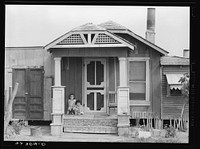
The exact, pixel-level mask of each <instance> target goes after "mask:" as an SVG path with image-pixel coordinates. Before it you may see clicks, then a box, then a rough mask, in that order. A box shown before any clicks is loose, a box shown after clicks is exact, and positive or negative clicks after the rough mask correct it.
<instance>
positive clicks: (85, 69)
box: [84, 58, 107, 113]
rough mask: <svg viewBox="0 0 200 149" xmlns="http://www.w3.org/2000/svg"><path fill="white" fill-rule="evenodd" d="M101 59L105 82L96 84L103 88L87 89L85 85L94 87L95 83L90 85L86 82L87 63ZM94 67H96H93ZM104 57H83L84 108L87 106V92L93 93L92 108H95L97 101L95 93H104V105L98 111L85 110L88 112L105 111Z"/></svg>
mask: <svg viewBox="0 0 200 149" xmlns="http://www.w3.org/2000/svg"><path fill="white" fill-rule="evenodd" d="M98 60H99V61H101V62H102V64H104V82H105V83H101V84H100V85H98V87H104V90H87V87H88V86H89V87H96V85H90V84H89V83H88V82H87V64H88V63H89V62H90V61H98ZM95 69H96V67H95ZM106 72H107V71H106V59H105V58H85V59H84V91H85V92H84V98H85V99H84V100H85V102H84V103H85V108H87V94H89V93H91V92H92V93H94V109H96V102H97V99H96V97H97V96H96V94H97V93H101V94H103V95H104V107H103V108H102V109H101V110H100V111H96V110H94V111H90V110H89V111H86V112H89V113H93V112H97V113H98V112H99V113H100V112H106V106H107V104H106V90H107V88H106V78H107V77H106ZM95 73H96V70H95ZM95 82H96V79H95ZM102 110H105V111H102Z"/></svg>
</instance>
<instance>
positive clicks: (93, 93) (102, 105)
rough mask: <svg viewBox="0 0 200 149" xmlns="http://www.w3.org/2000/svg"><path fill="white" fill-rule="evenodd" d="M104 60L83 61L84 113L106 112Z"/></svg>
mask: <svg viewBox="0 0 200 149" xmlns="http://www.w3.org/2000/svg"><path fill="white" fill-rule="evenodd" d="M105 74H106V60H105V59H85V78H86V79H85V80H86V83H85V93H86V96H85V101H86V102H85V104H86V112H106V111H105V109H106V102H105V93H106V86H105V84H106V83H105V80H106V79H105V76H106V75H105Z"/></svg>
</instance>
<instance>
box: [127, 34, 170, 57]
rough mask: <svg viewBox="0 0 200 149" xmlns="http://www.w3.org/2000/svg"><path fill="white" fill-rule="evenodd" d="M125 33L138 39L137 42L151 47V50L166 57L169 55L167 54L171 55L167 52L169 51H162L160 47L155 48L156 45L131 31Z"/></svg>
mask: <svg viewBox="0 0 200 149" xmlns="http://www.w3.org/2000/svg"><path fill="white" fill-rule="evenodd" d="M125 33H127V34H129V35H131V36H133V37H134V38H136V39H137V40H139V41H141V42H143V43H145V44H146V45H148V46H150V47H151V48H153V49H155V50H157V51H158V52H160V53H162V54H164V55H167V54H168V53H169V52H167V51H164V50H163V49H161V48H160V47H157V46H155V45H154V44H152V43H150V42H148V41H147V40H146V39H144V38H142V37H138V35H135V34H134V33H132V32H130V31H125Z"/></svg>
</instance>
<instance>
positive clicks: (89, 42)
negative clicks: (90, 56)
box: [88, 33, 91, 44]
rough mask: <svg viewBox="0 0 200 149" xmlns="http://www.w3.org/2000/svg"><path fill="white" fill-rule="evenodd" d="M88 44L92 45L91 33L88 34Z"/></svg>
mask: <svg viewBox="0 0 200 149" xmlns="http://www.w3.org/2000/svg"><path fill="white" fill-rule="evenodd" d="M88 44H91V33H88Z"/></svg>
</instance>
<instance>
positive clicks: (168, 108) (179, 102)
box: [162, 96, 189, 118]
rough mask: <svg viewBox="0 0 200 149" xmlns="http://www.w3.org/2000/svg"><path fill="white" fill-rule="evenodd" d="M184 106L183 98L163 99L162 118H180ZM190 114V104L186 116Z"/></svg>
mask: <svg viewBox="0 0 200 149" xmlns="http://www.w3.org/2000/svg"><path fill="white" fill-rule="evenodd" d="M183 104H184V98H183V97H172V96H171V97H163V100H162V118H166V117H180V114H181V109H182V106H183ZM188 114H189V104H187V105H186V106H185V111H184V115H188Z"/></svg>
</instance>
